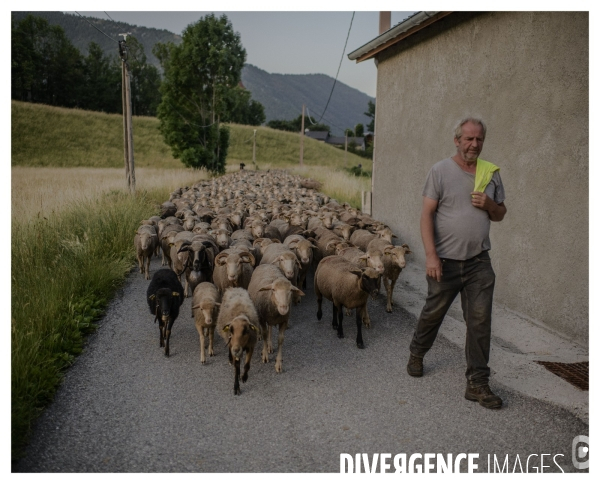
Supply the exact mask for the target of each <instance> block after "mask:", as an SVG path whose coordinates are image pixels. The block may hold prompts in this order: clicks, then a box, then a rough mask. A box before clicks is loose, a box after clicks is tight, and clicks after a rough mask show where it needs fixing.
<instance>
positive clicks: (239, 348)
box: [217, 287, 260, 395]
mask: <svg viewBox="0 0 600 484" xmlns="http://www.w3.org/2000/svg"><path fill="white" fill-rule="evenodd" d="M259 325H260V323H259V321H258V314H257V313H256V309H255V307H254V304H253V303H252V300H251V299H250V296H249V295H248V291H246V289H242V288H241V287H237V288H230V289H227V291H225V294H224V296H223V300H222V302H221V307H220V310H219V316H218V318H217V332H218V333H219V334H220V335H221V337H222V338H223V340H224V341H225V344H226V345H227V348H228V350H229V363H231V364H232V365H234V367H235V379H234V384H233V394H234V395H239V394H240V393H241V390H240V360H241V358H242V356H243V354H244V352H245V353H246V359H245V362H244V373H243V374H242V382H244V383H245V382H246V381H247V380H248V371H249V370H250V361H251V360H252V354H253V353H254V347H255V346H256V341H257V339H258V331H259V330H258V328H259Z"/></svg>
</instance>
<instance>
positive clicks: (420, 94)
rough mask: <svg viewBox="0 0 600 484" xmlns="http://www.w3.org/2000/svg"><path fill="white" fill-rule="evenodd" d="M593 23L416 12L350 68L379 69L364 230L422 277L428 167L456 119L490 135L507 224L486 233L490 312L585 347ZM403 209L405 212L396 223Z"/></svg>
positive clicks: (450, 150) (486, 154)
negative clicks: (371, 226)
mask: <svg viewBox="0 0 600 484" xmlns="http://www.w3.org/2000/svg"><path fill="white" fill-rule="evenodd" d="M589 17H590V15H589V12H419V13H417V14H415V15H413V16H411V17H409V18H407V19H406V20H404V21H402V22H401V23H399V24H397V25H395V26H393V27H391V28H390V29H388V30H386V31H385V32H383V33H382V34H381V35H379V36H378V37H377V38H374V39H372V40H371V41H369V42H368V43H367V44H365V45H363V46H362V47H360V48H358V49H357V50H355V51H354V52H352V53H350V54H349V56H348V57H349V58H350V59H351V60H356V61H357V62H361V61H365V60H367V59H375V65H376V66H377V111H376V114H375V127H376V130H377V142H376V143H375V153H374V164H373V200H372V214H373V217H375V218H377V219H379V220H381V221H383V222H384V223H386V224H388V225H389V226H390V227H391V228H392V230H393V231H394V233H395V234H397V235H398V237H399V242H398V243H407V244H409V245H410V247H411V250H412V252H413V255H412V258H413V263H414V264H419V265H421V266H424V263H425V253H424V250H423V246H422V243H421V233H420V228H419V227H420V214H421V205H422V203H423V197H422V190H423V185H424V183H425V178H426V176H427V173H428V171H429V169H430V168H431V166H432V165H433V164H434V163H436V162H437V161H440V160H442V159H444V158H447V157H448V156H452V155H453V154H454V153H456V148H455V146H454V143H453V129H454V126H455V124H456V123H457V121H458V120H460V119H461V118H462V117H463V116H466V115H473V116H480V117H482V118H483V119H484V120H485V121H486V122H487V128H488V131H487V136H486V140H485V144H484V146H483V152H482V154H481V155H482V158H483V159H485V160H488V161H490V162H492V163H494V164H497V165H498V166H499V167H500V173H501V176H502V180H503V182H504V186H505V190H506V206H507V208H508V212H507V214H506V217H505V219H504V221H502V222H501V223H499V224H495V223H494V224H492V228H491V234H490V237H491V242H492V264H493V267H494V271H495V272H496V288H495V294H496V300H497V301H498V302H499V303H500V304H503V305H505V306H506V307H508V308H509V309H512V310H515V311H517V312H520V313H522V314H526V315H527V316H528V317H530V318H532V319H533V320H536V321H539V322H541V323H543V324H545V325H548V326H549V327H551V328H552V329H554V330H556V331H559V332H561V333H563V334H566V335H568V336H569V337H570V338H573V339H574V340H576V341H579V342H587V341H588V329H589V312H588V307H589V302H590V301H589V297H588V295H589V294H590V293H589V286H588V281H589V267H588V260H589V255H588V250H589V249H590V246H589V235H588V234H589V218H588V216H589V205H588V199H589V187H590V186H589V183H590V180H589V171H588V170H589V165H590V159H589V144H590V137H589V134H590V133H589V122H588V118H589V92H590V85H589V62H590V49H589V40H590V39H589ZM398 207H402V209H401V210H399V209H398Z"/></svg>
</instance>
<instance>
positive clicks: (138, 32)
mask: <svg viewBox="0 0 600 484" xmlns="http://www.w3.org/2000/svg"><path fill="white" fill-rule="evenodd" d="M29 14H31V15H34V16H36V17H42V18H45V19H46V20H47V21H48V23H49V24H50V25H60V26H61V27H62V28H63V29H64V31H65V34H66V35H67V37H68V39H69V40H70V41H71V42H72V43H73V45H74V46H75V47H77V48H78V49H79V52H81V53H82V54H83V55H87V54H88V45H89V43H90V42H96V43H97V44H98V45H99V46H100V47H101V48H102V50H103V51H104V52H105V53H106V54H108V55H110V56H111V57H113V56H114V57H118V47H117V43H116V42H115V41H116V40H120V39H122V38H123V37H119V34H123V33H126V32H131V34H132V35H133V36H134V37H135V38H136V39H137V40H138V41H139V42H140V43H141V44H142V45H143V46H144V53H145V54H146V58H147V61H148V63H149V64H152V65H154V66H156V67H158V69H161V68H160V62H158V59H157V58H156V57H155V56H154V54H152V47H154V44H156V43H157V42H162V43H166V42H173V43H174V44H179V43H180V42H181V36H180V35H176V34H174V33H173V32H169V31H168V30H164V29H153V28H148V27H138V26H137V25H131V24H127V23H125V22H114V21H112V20H109V19H108V17H107V19H106V20H104V19H99V18H96V17H85V18H81V17H80V16H79V15H74V14H66V13H62V12H12V16H13V18H14V19H15V20H22V19H23V18H25V17H26V16H27V15H29ZM88 22H89V23H88ZM90 23H91V24H92V25H93V26H95V27H97V28H98V29H99V30H101V31H102V32H104V33H106V34H107V35H108V36H109V37H110V38H109V37H107V36H106V35H104V34H102V33H101V32H99V31H98V30H96V29H95V28H94V27H93V26H92V25H90ZM111 39H113V40H111Z"/></svg>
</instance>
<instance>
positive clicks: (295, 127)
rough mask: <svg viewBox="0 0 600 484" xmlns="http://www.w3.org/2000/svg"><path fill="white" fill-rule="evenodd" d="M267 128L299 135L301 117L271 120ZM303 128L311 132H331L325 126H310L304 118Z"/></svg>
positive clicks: (319, 124)
mask: <svg viewBox="0 0 600 484" xmlns="http://www.w3.org/2000/svg"><path fill="white" fill-rule="evenodd" d="M267 126H268V127H269V128H273V129H279V130H281V131H291V132H293V133H299V132H300V131H301V130H302V115H301V114H300V115H299V116H298V117H297V118H294V119H291V120H286V119H272V120H271V121H269V122H268V123H267ZM304 127H305V128H308V129H310V130H311V131H327V132H328V133H329V132H330V131H331V128H330V127H329V126H327V125H326V124H321V123H316V124H310V123H309V122H308V121H307V119H306V118H305V122H304Z"/></svg>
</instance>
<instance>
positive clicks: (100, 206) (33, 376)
mask: <svg viewBox="0 0 600 484" xmlns="http://www.w3.org/2000/svg"><path fill="white" fill-rule="evenodd" d="M168 194H169V192H168V190H167V189H164V190H154V191H152V192H138V194H137V195H136V196H135V197H131V196H129V195H127V194H125V193H122V192H117V191H115V192H111V193H107V194H106V195H105V196H104V197H102V199H101V200H98V201H96V202H87V203H82V204H80V205H78V206H76V207H74V208H72V209H70V210H67V211H63V212H61V213H60V214H58V215H56V216H55V217H51V218H49V219H45V218H43V217H41V218H36V219H34V220H31V221H29V222H23V223H14V224H13V227H12V236H11V243H12V251H11V257H12V260H11V269H12V281H11V283H12V294H11V313H12V314H11V316H12V317H11V347H12V351H11V377H12V381H11V385H12V386H11V390H12V406H11V418H12V429H11V436H12V449H13V458H15V457H18V455H19V450H20V449H22V447H23V445H24V443H25V442H26V439H27V437H28V434H29V431H30V426H31V424H32V422H33V420H34V419H35V418H36V417H37V416H38V415H39V414H40V413H41V410H42V408H43V407H44V406H45V405H46V404H47V403H48V402H50V401H51V399H52V397H53V395H54V392H55V389H56V387H57V385H58V384H59V383H60V381H61V378H62V372H63V370H64V369H65V368H66V367H68V366H69V365H70V364H71V363H72V362H73V359H74V357H75V356H76V355H78V354H79V353H80V352H81V350H82V345H83V339H84V336H85V335H86V334H87V333H89V332H91V331H93V330H94V324H93V322H94V321H95V320H96V319H97V318H99V317H100V315H101V314H102V311H103V309H104V308H105V306H106V304H107V302H108V301H109V300H110V298H111V297H112V296H113V295H114V292H115V290H116V289H117V288H118V287H119V286H120V285H121V284H122V282H123V281H124V279H125V277H126V275H127V274H128V273H129V271H130V269H131V267H132V266H133V264H134V261H135V253H134V247H133V237H134V232H135V230H136V228H137V227H138V224H139V221H140V220H142V219H144V218H146V217H147V216H148V215H150V214H153V213H156V212H157V211H158V210H157V204H159V203H161V202H162V201H164V200H166V199H168Z"/></svg>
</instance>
